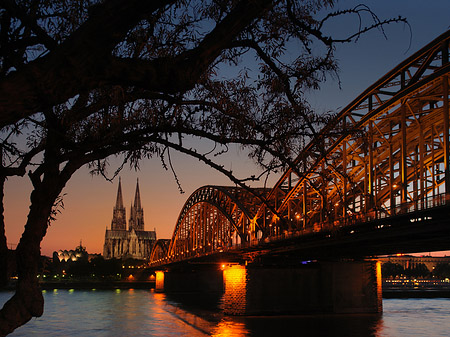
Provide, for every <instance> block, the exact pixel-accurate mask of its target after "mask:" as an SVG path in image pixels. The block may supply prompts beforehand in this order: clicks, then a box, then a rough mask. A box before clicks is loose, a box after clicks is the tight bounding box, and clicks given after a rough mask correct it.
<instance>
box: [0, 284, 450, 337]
mask: <svg viewBox="0 0 450 337" xmlns="http://www.w3.org/2000/svg"><path fill="white" fill-rule="evenodd" d="M11 295H12V293H11V292H0V304H3V303H4V302H5V301H6V300H7V299H8V298H9V297H10V296H11ZM44 298H45V310H44V315H43V316H42V317H40V318H35V319H32V320H31V321H30V322H29V323H27V324H26V325H25V326H23V327H20V328H18V329H17V330H16V331H15V332H14V333H12V334H11V336H43V337H44V336H45V337H51V336H112V337H126V336H193V337H196V336H216V337H219V336H223V337H225V336H342V337H343V336H346V337H348V336H358V337H361V336H362V337H363V336H379V337H381V336H383V337H384V336H386V337H395V336H449V334H450V333H449V331H450V299H444V298H442V299H440V298H433V299H384V300H383V308H384V310H383V313H382V314H377V315H372V314H370V315H369V314H367V315H301V316H282V317H280V316H277V317H231V316H222V315H221V314H220V312H219V311H217V310H213V309H212V308H211V310H205V308H202V309H199V308H194V307H193V306H192V303H191V302H190V303H189V304H188V305H186V304H180V303H179V302H177V301H178V300H179V299H177V300H174V299H173V298H168V297H166V295H164V294H159V293H154V292H152V291H150V290H133V289H130V290H73V289H71V290H50V291H44Z"/></svg>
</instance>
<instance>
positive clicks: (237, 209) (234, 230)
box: [167, 186, 264, 261]
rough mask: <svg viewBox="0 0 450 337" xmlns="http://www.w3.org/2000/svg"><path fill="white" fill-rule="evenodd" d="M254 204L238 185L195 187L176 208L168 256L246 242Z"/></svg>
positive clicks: (190, 254)
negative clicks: (179, 207) (175, 221)
mask: <svg viewBox="0 0 450 337" xmlns="http://www.w3.org/2000/svg"><path fill="white" fill-rule="evenodd" d="M259 190H260V191H264V190H263V189H259ZM258 206H259V204H258V203H257V201H256V197H255V196H254V195H252V194H251V193H249V192H248V191H245V190H243V189H241V188H237V187H221V186H204V187H201V188H199V189H197V190H196V191H195V192H194V193H193V194H192V195H191V196H190V197H189V199H188V200H187V201H186V203H185V204H184V206H183V209H182V210H181V212H180V215H179V217H178V221H177V224H176V226H175V229H174V232H173V236H172V240H171V242H170V245H169V249H168V253H167V258H168V260H169V261H176V260H179V259H185V258H189V257H198V256H203V255H207V254H210V253H212V252H216V251H220V250H224V249H229V248H230V247H236V246H238V245H240V244H241V243H245V242H248V241H249V238H250V235H249V232H251V230H252V226H251V219H252V218H253V217H254V215H255V214H256V211H257V209H258Z"/></svg>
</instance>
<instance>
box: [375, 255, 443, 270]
mask: <svg viewBox="0 0 450 337" xmlns="http://www.w3.org/2000/svg"><path fill="white" fill-rule="evenodd" d="M377 260H379V261H381V263H382V264H383V263H386V262H391V263H396V264H399V265H401V266H402V267H403V269H413V268H416V267H417V265H419V264H424V265H425V266H426V267H427V269H428V270H429V271H433V269H434V268H435V267H436V266H437V264H438V263H450V257H449V256H444V257H437V256H413V255H403V254H399V255H391V256H384V257H378V258H377Z"/></svg>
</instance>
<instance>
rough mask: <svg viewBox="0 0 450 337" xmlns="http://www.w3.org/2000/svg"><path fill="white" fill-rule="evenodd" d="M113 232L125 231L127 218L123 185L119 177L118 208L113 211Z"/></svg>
mask: <svg viewBox="0 0 450 337" xmlns="http://www.w3.org/2000/svg"><path fill="white" fill-rule="evenodd" d="M111 229H112V230H125V229H126V217H125V207H123V197H122V183H121V180H120V177H119V188H118V189H117V199H116V206H115V207H114V209H113V219H112V221H111Z"/></svg>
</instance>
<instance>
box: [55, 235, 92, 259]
mask: <svg viewBox="0 0 450 337" xmlns="http://www.w3.org/2000/svg"><path fill="white" fill-rule="evenodd" d="M88 258H89V254H88V253H87V251H86V247H83V245H82V242H81V240H80V245H79V246H78V247H76V248H75V250H72V249H71V250H62V249H61V250H58V251H57V252H53V260H54V261H55V260H56V259H58V261H59V262H62V261H65V262H67V261H72V262H75V261H79V260H86V261H87V260H88Z"/></svg>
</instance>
